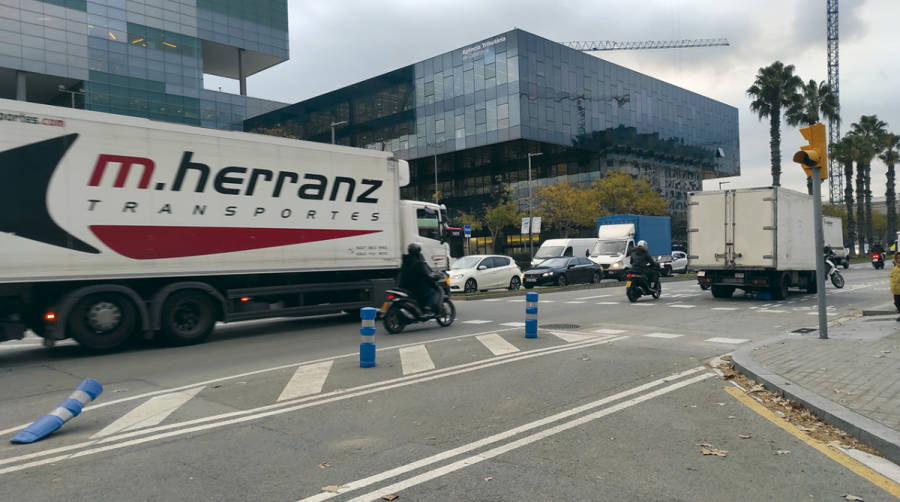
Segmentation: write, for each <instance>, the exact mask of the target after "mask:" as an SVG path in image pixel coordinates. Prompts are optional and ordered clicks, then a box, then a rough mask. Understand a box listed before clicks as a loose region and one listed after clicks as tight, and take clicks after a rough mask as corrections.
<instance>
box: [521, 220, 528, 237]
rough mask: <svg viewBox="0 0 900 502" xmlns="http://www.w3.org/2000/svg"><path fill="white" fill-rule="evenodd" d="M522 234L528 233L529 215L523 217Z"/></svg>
mask: <svg viewBox="0 0 900 502" xmlns="http://www.w3.org/2000/svg"><path fill="white" fill-rule="evenodd" d="M521 233H522V235H528V217H527V216H525V217H523V218H522V232H521Z"/></svg>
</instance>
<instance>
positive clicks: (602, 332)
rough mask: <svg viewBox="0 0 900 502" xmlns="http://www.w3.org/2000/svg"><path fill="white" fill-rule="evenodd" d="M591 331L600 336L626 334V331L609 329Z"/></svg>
mask: <svg viewBox="0 0 900 502" xmlns="http://www.w3.org/2000/svg"><path fill="white" fill-rule="evenodd" d="M591 331H593V332H594V333H597V334H598V335H618V334H621V333H624V332H625V330H624V329H607V328H597V329H594V330H591Z"/></svg>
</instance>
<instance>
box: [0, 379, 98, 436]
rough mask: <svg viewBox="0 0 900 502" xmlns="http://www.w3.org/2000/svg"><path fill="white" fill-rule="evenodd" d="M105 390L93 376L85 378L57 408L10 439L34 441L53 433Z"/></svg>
mask: <svg viewBox="0 0 900 502" xmlns="http://www.w3.org/2000/svg"><path fill="white" fill-rule="evenodd" d="M101 392H103V386H102V385H100V382H98V381H96V380H94V379H93V378H85V379H84V381H83V382H81V384H80V385H79V386H78V388H77V389H75V392H73V393H72V395H71V396H69V397H68V398H67V399H66V400H65V401H63V402H62V404H60V405H59V406H58V407H57V408H56V409H55V410H53V411H51V412H50V413H48V414H46V415H44V416H42V417H41V418H39V419H37V420H35V421H34V422H33V423H32V424H31V425H29V426H28V427H26V428H24V429H22V430H21V431H19V433H18V434H16V435H15V437H13V438H12V439H11V440H10V441H12V442H13V443H33V442H35V441H37V440H39V439H43V438H44V437H46V436H48V435H50V434H52V433H53V432H55V431H56V430H57V429H59V428H60V427H62V425H63V424H64V423H66V422H68V421H69V420H70V419H71V418H73V417H76V416H78V414H79V413H81V409H82V408H83V407H84V405H85V404H87V403H89V402H91V401H93V400H94V399H96V398H97V396H99V395H100V393H101Z"/></svg>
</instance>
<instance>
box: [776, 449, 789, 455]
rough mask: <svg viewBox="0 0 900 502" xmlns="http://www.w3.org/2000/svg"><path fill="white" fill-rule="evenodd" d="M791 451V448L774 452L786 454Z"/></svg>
mask: <svg viewBox="0 0 900 502" xmlns="http://www.w3.org/2000/svg"><path fill="white" fill-rule="evenodd" d="M790 453H791V450H778V451H776V452H775V454H776V455H788V454H790Z"/></svg>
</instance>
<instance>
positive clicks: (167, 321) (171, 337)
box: [162, 291, 216, 345]
mask: <svg viewBox="0 0 900 502" xmlns="http://www.w3.org/2000/svg"><path fill="white" fill-rule="evenodd" d="M215 314H216V308H215V305H214V304H213V301H212V298H210V297H209V295H207V294H206V293H202V292H200V291H178V292H176V293H173V294H172V295H171V296H169V298H167V299H166V303H165V304H164V305H163V308H162V335H163V337H164V338H165V339H166V341H167V342H169V343H171V344H174V345H191V344H195V343H202V342H205V341H206V339H207V338H209V335H210V334H212V331H213V327H214V326H215V324H216V319H215Z"/></svg>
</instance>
